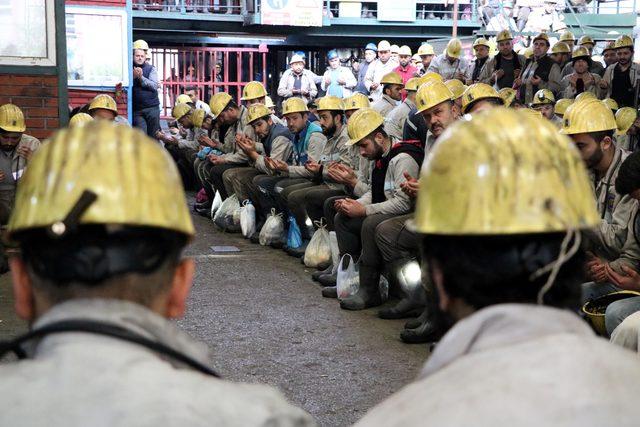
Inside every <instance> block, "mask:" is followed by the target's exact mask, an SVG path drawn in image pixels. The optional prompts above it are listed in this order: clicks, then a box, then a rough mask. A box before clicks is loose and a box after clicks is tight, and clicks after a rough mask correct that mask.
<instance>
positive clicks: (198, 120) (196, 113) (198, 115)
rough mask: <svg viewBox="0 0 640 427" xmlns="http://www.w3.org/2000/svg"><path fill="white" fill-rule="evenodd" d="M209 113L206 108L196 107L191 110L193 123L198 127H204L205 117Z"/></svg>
mask: <svg viewBox="0 0 640 427" xmlns="http://www.w3.org/2000/svg"><path fill="white" fill-rule="evenodd" d="M206 115H207V113H206V112H205V111H204V110H200V109H195V110H193V111H192V112H191V123H193V125H194V126H195V127H197V128H201V127H202V123H204V118H205V116H206Z"/></svg>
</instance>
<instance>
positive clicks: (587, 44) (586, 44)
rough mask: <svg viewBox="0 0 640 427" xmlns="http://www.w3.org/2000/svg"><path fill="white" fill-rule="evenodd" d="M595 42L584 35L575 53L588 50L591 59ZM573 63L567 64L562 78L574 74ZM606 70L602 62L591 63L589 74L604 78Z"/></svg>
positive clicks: (579, 40)
mask: <svg viewBox="0 0 640 427" xmlns="http://www.w3.org/2000/svg"><path fill="white" fill-rule="evenodd" d="M594 46H595V42H594V40H593V38H591V36H587V35H584V36H582V37H580V39H578V45H577V46H576V47H575V48H574V49H573V51H574V52H575V51H576V50H577V49H578V48H582V49H586V51H587V54H588V55H589V56H590V57H591V56H592V55H593V48H594ZM573 65H574V64H573V61H572V62H569V63H567V64H566V65H565V66H564V68H563V69H562V77H565V76H568V75H570V74H571V73H572V72H573ZM604 71H605V68H604V67H603V66H602V63H601V62H600V61H591V63H590V64H589V72H590V73H593V74H596V75H598V76H600V77H602V76H604Z"/></svg>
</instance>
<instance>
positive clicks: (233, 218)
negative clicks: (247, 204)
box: [213, 194, 240, 232]
mask: <svg viewBox="0 0 640 427" xmlns="http://www.w3.org/2000/svg"><path fill="white" fill-rule="evenodd" d="M239 210H240V202H238V196H236V195H235V194H234V195H232V196H230V197H228V198H227V199H226V200H225V201H224V202H222V204H221V205H220V209H218V211H217V212H216V214H215V216H214V217H213V222H214V223H215V224H216V225H217V226H218V227H220V228H221V229H222V230H224V231H231V232H234V231H240V216H239Z"/></svg>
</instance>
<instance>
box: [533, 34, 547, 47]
mask: <svg viewBox="0 0 640 427" xmlns="http://www.w3.org/2000/svg"><path fill="white" fill-rule="evenodd" d="M538 40H544V41H545V42H547V46H549V36H548V35H547V33H539V34H538V35H537V36H535V37H534V38H533V40H532V43H533V42H535V41H538Z"/></svg>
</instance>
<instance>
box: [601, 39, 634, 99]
mask: <svg viewBox="0 0 640 427" xmlns="http://www.w3.org/2000/svg"><path fill="white" fill-rule="evenodd" d="M614 48H615V51H616V56H617V58H618V62H616V63H615V64H613V65H609V66H608V67H607V70H606V71H605V72H604V76H603V77H602V80H600V83H599V86H600V88H601V89H602V90H606V91H607V96H606V98H613V99H614V100H615V101H616V102H617V103H618V106H619V107H636V106H637V99H635V97H636V86H637V84H638V77H640V75H638V65H637V64H634V63H633V39H632V38H631V37H629V36H627V35H623V36H620V37H618V38H617V39H616V42H615V44H614Z"/></svg>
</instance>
